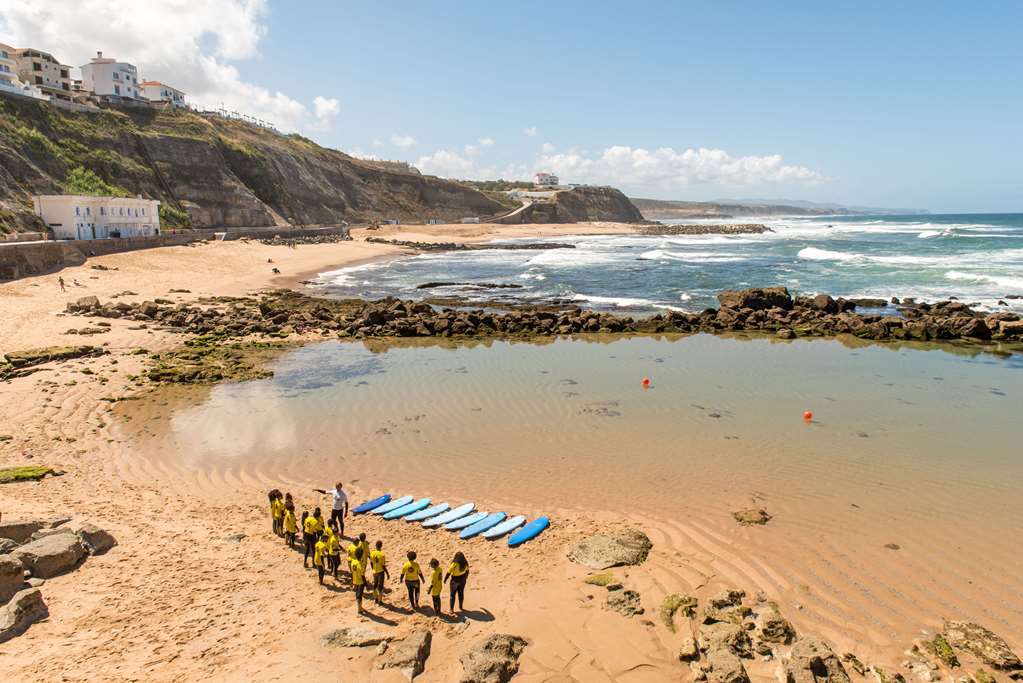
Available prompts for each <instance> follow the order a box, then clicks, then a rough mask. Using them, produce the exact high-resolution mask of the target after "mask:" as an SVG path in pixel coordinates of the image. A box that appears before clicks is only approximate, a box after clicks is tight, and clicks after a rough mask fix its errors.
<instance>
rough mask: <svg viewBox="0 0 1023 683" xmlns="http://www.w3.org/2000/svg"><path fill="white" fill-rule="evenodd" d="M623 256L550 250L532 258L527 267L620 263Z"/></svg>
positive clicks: (580, 250) (619, 253)
mask: <svg viewBox="0 0 1023 683" xmlns="http://www.w3.org/2000/svg"><path fill="white" fill-rule="evenodd" d="M624 256H625V255H624V254H623V253H621V252H601V251H590V250H586V249H550V250H548V251H542V252H540V253H539V254H537V255H536V256H533V257H532V258H530V259H529V260H528V261H526V263H525V265H527V266H568V267H578V266H592V265H599V264H602V263H616V262H620V261H621V260H622V258H623V257H624Z"/></svg>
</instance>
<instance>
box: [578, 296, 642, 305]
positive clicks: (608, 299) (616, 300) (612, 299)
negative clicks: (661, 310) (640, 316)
mask: <svg viewBox="0 0 1023 683" xmlns="http://www.w3.org/2000/svg"><path fill="white" fill-rule="evenodd" d="M572 300H573V301H588V302H590V303H591V304H609V305H611V306H618V307H619V308H627V307H629V306H652V305H654V302H652V301H650V300H649V299H634V298H630V297H626V296H595V295H591V294H574V295H572Z"/></svg>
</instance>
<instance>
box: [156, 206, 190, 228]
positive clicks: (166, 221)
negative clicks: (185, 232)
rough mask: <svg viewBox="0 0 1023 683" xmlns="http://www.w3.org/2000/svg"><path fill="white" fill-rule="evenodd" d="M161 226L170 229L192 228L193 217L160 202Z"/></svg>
mask: <svg viewBox="0 0 1023 683" xmlns="http://www.w3.org/2000/svg"><path fill="white" fill-rule="evenodd" d="M160 225H162V226H164V227H168V228H190V227H192V217H191V216H189V215H188V212H187V211H185V210H183V209H179V208H178V207H176V206H174V205H173V204H171V203H169V202H166V201H162V202H160Z"/></svg>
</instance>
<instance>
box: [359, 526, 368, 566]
mask: <svg viewBox="0 0 1023 683" xmlns="http://www.w3.org/2000/svg"><path fill="white" fill-rule="evenodd" d="M359 547H360V548H362V562H363V564H364V565H365V563H366V562H367V561H368V558H369V541H367V540H366V532H365V531H364V532H362V533H360V534H359Z"/></svg>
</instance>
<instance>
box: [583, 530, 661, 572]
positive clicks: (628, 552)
mask: <svg viewBox="0 0 1023 683" xmlns="http://www.w3.org/2000/svg"><path fill="white" fill-rule="evenodd" d="M653 546H654V544H653V543H651V542H650V539H649V538H648V537H647V535H646V534H644V533H643V532H642V531H639V530H637V529H625V530H624V531H618V532H614V533H610V534H595V535H593V536H590V537H589V538H584V539H583V540H581V541H579V542H578V543H575V544H574V545H573V546H572V547H571V548H569V549H568V559H570V560H572V561H573V562H575V563H576V564H581V565H583V566H585V567H589V568H590V569H607V568H608V567H618V566H621V565H634V564H640V563H641V562H643V561H644V560H646V558H647V555H648V554H649V553H650V549H651V548H653Z"/></svg>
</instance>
